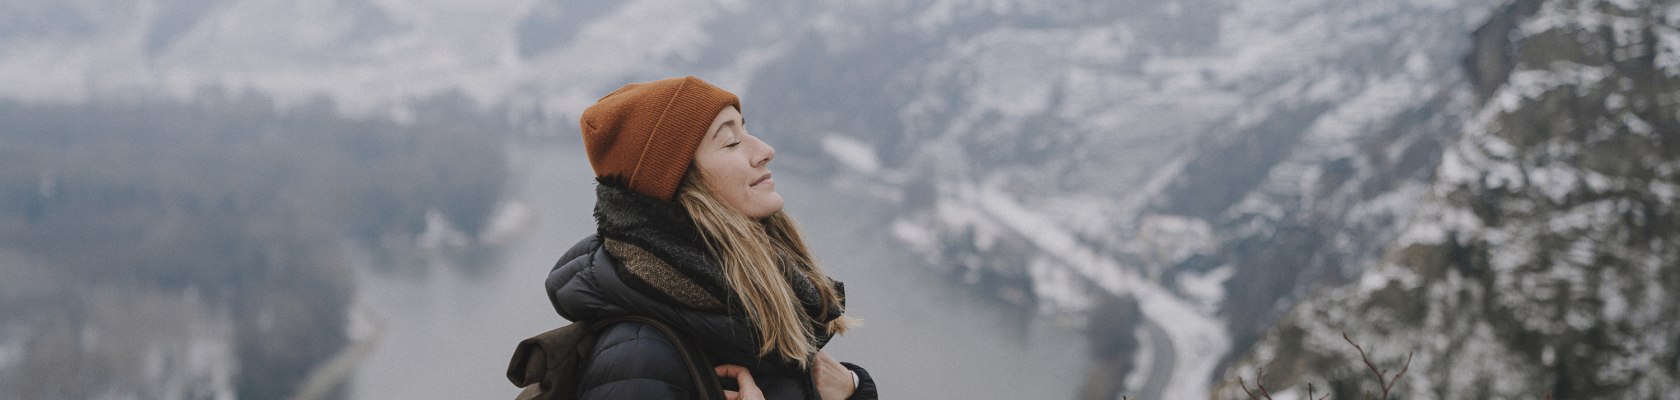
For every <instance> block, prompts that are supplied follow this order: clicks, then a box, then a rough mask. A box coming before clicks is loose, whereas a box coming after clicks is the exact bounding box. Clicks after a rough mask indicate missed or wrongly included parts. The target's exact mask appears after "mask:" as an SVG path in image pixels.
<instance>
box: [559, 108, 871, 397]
mask: <svg viewBox="0 0 1680 400" xmlns="http://www.w3.org/2000/svg"><path fill="white" fill-rule="evenodd" d="M740 108H741V104H740V100H739V99H737V98H736V96H735V95H734V94H731V93H729V92H727V91H724V90H722V89H719V88H717V87H715V86H712V85H711V84H709V83H706V82H705V81H702V80H700V79H698V78H695V77H692V76H691V77H683V78H671V79H664V80H658V81H652V82H643V83H632V84H629V85H625V86H624V87H622V88H619V89H618V90H616V91H613V92H612V93H610V94H608V95H606V96H605V97H602V98H601V99H600V100H599V101H597V102H596V103H595V104H594V105H592V106H590V107H589V108H588V109H587V110H585V111H584V113H583V117H582V118H581V121H580V125H581V126H582V130H583V140H584V148H585V150H586V152H588V154H589V163H590V166H591V167H593V169H594V172H595V176H596V177H597V181H598V182H599V183H600V184H599V185H597V187H596V196H597V198H596V204H595V219H596V224H597V225H596V232H597V233H596V234H595V235H591V236H589V237H587V238H585V239H583V240H582V241H580V242H578V244H577V245H575V246H573V247H572V249H571V250H568V251H567V252H566V254H565V255H564V256H562V257H561V259H560V262H559V264H558V265H556V266H555V268H554V270H552V271H551V272H549V275H548V281H547V285H546V286H547V289H548V294H549V300H550V301H551V302H552V303H553V304H554V308H555V310H557V311H559V312H560V315H561V316H562V317H565V318H566V319H568V320H573V321H576V320H600V319H604V318H610V317H614V316H620V315H641V316H646V317H650V318H653V319H655V320H658V321H660V322H663V323H664V324H666V325H669V326H671V327H672V328H674V329H675V330H676V331H677V332H679V333H680V334H682V335H683V336H686V337H687V338H688V339H687V340H688V341H689V342H690V343H693V344H694V345H696V346H698V347H700V348H701V349H703V351H704V352H705V354H706V356H707V357H708V358H710V359H711V360H712V361H713V362H716V363H720V365H719V366H718V367H717V369H716V371H715V372H716V373H717V374H718V376H719V377H722V378H731V379H734V380H735V381H736V382H737V383H738V385H739V388H738V390H736V391H729V393H728V397H729V398H731V399H735V398H741V399H758V398H764V399H822V400H839V399H848V398H851V399H873V398H875V384H874V381H873V380H871V379H870V377H869V374H868V373H867V372H865V371H864V370H863V369H862V368H859V367H858V366H856V365H853V364H850V363H840V362H837V361H835V360H834V358H832V357H830V356H829V355H828V353H827V352H825V351H822V350H821V349H822V347H823V345H825V344H827V342H828V340H829V338H831V337H833V335H836V334H840V333H843V332H845V331H846V328H847V327H848V326H849V325H850V324H851V323H852V320H851V319H849V318H847V317H846V316H844V313H845V291H844V287H843V286H841V284H840V282H838V281H834V280H831V279H829V278H828V276H827V275H825V274H824V273H823V270H822V268H821V267H820V266H818V265H817V264H816V263H815V262H813V260H812V259H811V255H810V251H809V250H808V249H807V248H806V247H805V244H804V242H803V241H802V240H801V239H800V232H799V229H798V227H797V226H796V225H795V224H794V222H793V220H792V219H791V218H789V217H788V216H787V214H785V213H783V212H782V197H781V195H780V194H777V193H776V182H775V179H773V178H772V177H771V174H770V169H769V167H768V165H769V162H770V160H771V159H773V158H774V157H775V154H776V152H775V149H773V148H771V147H770V145H768V144H765V143H764V142H763V141H760V140H759V139H758V138H757V137H754V136H752V135H750V134H748V133H747V130H746V124H745V120H744V119H743V118H742V116H741V112H740ZM592 355H593V357H592V358H591V360H592V361H591V362H590V364H589V365H588V366H587V367H585V370H584V373H583V376H582V380H581V382H580V389H581V390H582V393H581V395H582V398H585V399H607V398H613V399H621V398H622V399H686V398H692V397H694V396H695V392H694V391H695V388H694V384H693V383H692V382H691V380H690V376H689V375H688V373H687V370H686V369H683V368H682V365H684V364H683V363H682V361H681V360H682V359H681V357H682V355H681V354H679V353H678V352H677V351H676V350H675V348H674V347H673V344H672V343H671V342H670V340H669V339H667V338H666V337H665V336H663V335H661V334H659V333H658V331H657V330H655V329H652V328H651V327H650V326H649V325H646V324H642V323H637V322H626V323H620V324H617V325H614V326H612V327H609V328H607V329H606V330H605V331H603V332H602V333H601V335H600V337H599V339H598V341H597V342H596V345H595V348H594V351H593V354H592Z"/></svg>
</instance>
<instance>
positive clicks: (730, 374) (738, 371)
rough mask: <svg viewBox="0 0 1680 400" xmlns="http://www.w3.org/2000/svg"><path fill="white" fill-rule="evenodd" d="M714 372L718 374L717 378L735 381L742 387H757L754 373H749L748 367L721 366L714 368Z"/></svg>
mask: <svg viewBox="0 0 1680 400" xmlns="http://www.w3.org/2000/svg"><path fill="white" fill-rule="evenodd" d="M712 370H713V371H714V372H717V376H718V377H719V378H733V379H735V381H736V382H740V384H741V387H746V386H747V385H755V384H754V383H753V378H752V371H748V370H747V367H743V366H739V365H735V364H720V365H718V366H717V368H713V369H712Z"/></svg>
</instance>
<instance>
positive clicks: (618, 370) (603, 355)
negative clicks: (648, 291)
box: [578, 321, 694, 400]
mask: <svg viewBox="0 0 1680 400" xmlns="http://www.w3.org/2000/svg"><path fill="white" fill-rule="evenodd" d="M685 365H686V364H684V363H683V359H682V356H681V355H680V354H678V353H677V349H676V347H675V346H672V345H671V342H670V341H669V339H666V338H665V336H664V335H662V334H660V332H659V330H658V329H657V328H654V327H652V326H649V325H647V324H643V323H640V322H634V321H631V322H623V323H619V324H615V325H613V326H611V327H608V328H607V330H606V331H604V332H602V333H601V336H600V338H599V339H598V340H597V342H596V344H595V351H594V354H593V358H591V360H590V361H589V366H588V367H586V368H584V372H583V379H582V380H581V381H580V382H579V385H578V390H580V391H581V393H580V396H579V397H580V398H582V399H586V400H597V399H601V400H604V399H654V400H660V399H690V398H693V393H694V389H693V387H694V383H693V382H692V380H691V378H690V377H689V375H688V370H687V368H686V367H684V366H685Z"/></svg>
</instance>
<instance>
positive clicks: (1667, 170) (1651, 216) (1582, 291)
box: [1220, 0, 1680, 399]
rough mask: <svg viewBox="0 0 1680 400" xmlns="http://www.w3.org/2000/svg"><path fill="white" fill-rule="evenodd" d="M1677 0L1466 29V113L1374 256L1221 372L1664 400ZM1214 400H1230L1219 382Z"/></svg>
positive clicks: (1417, 393)
mask: <svg viewBox="0 0 1680 400" xmlns="http://www.w3.org/2000/svg"><path fill="white" fill-rule="evenodd" d="M1677 26H1680V5H1677V4H1675V2H1672V1H1655V2H1627V1H1587V0H1543V1H1518V2H1515V3H1514V4H1512V5H1510V6H1508V7H1507V8H1505V9H1504V10H1503V11H1502V12H1501V13H1500V14H1498V15H1496V16H1495V17H1494V18H1492V19H1491V20H1490V22H1489V23H1488V25H1487V26H1486V27H1484V28H1482V30H1480V31H1478V36H1477V37H1478V40H1479V41H1480V43H1479V45H1478V47H1477V48H1476V50H1475V52H1474V53H1473V55H1472V57H1470V59H1469V60H1470V62H1469V63H1468V67H1469V68H1470V69H1471V71H1472V75H1474V76H1476V77H1478V79H1477V80H1476V82H1474V87H1476V88H1480V89H1481V91H1479V92H1478V93H1477V99H1478V101H1477V102H1475V105H1476V106H1475V107H1474V108H1473V109H1474V114H1473V115H1471V116H1470V118H1469V119H1468V122H1467V123H1466V124H1465V126H1464V131H1463V132H1464V134H1463V137H1462V138H1460V139H1458V140H1455V141H1453V142H1452V143H1453V144H1452V145H1451V146H1448V147H1447V148H1446V149H1445V151H1444V155H1443V156H1442V161H1441V162H1440V165H1439V168H1438V169H1437V177H1438V179H1437V181H1436V182H1435V183H1434V184H1433V185H1432V186H1431V187H1430V190H1429V191H1428V192H1427V194H1426V195H1425V196H1421V197H1419V198H1420V200H1422V204H1420V205H1419V206H1417V209H1418V213H1416V214H1415V216H1414V217H1413V218H1408V221H1407V223H1406V224H1405V225H1406V228H1405V229H1404V231H1403V233H1402V234H1401V235H1400V236H1399V237H1398V238H1397V240H1396V241H1395V242H1393V243H1392V244H1391V245H1390V246H1388V247H1387V251H1386V254H1385V255H1384V257H1382V258H1381V259H1380V261H1377V262H1374V263H1372V265H1374V266H1373V267H1372V268H1370V269H1369V270H1367V271H1365V272H1364V274H1363V275H1362V276H1359V277H1358V278H1357V279H1356V280H1355V281H1354V282H1352V283H1350V284H1348V285H1345V286H1340V287H1335V288H1332V289H1329V290H1327V291H1325V292H1324V293H1321V294H1318V295H1315V296H1311V297H1309V298H1308V299H1307V300H1306V301H1304V302H1302V303H1301V304H1300V305H1299V306H1297V307H1296V308H1295V309H1293V310H1292V311H1290V312H1289V314H1288V315H1287V316H1286V317H1284V318H1283V319H1282V320H1281V321H1280V322H1279V323H1278V325H1277V326H1276V327H1275V328H1272V329H1271V330H1270V331H1269V333H1268V334H1267V335H1266V336H1265V337H1264V338H1263V340H1261V341H1260V342H1259V343H1258V344H1257V345H1256V346H1255V347H1254V349H1253V350H1252V351H1251V352H1249V353H1248V354H1247V355H1245V356H1244V358H1243V360H1242V362H1241V363H1239V364H1238V365H1237V366H1235V367H1233V368H1232V369H1231V370H1229V371H1227V372H1226V378H1225V379H1224V380H1226V381H1234V380H1235V376H1237V375H1242V376H1247V377H1250V378H1252V376H1253V371H1254V367H1260V366H1264V367H1266V371H1268V372H1269V373H1270V374H1269V376H1271V377H1272V379H1273V380H1274V381H1273V382H1272V383H1271V386H1270V387H1272V388H1274V391H1281V390H1283V389H1284V388H1290V387H1294V389H1289V391H1291V392H1294V391H1297V390H1300V389H1299V388H1300V386H1303V384H1304V383H1309V382H1315V383H1318V384H1321V385H1323V384H1326V383H1328V385H1329V386H1331V387H1333V388H1335V389H1336V397H1338V398H1343V397H1358V396H1364V393H1373V392H1375V390H1376V389H1375V387H1374V384H1373V383H1369V379H1371V377H1370V376H1369V375H1367V374H1368V372H1367V371H1365V370H1364V365H1363V364H1362V363H1360V361H1359V360H1358V358H1357V353H1356V352H1355V351H1354V350H1353V349H1352V348H1351V347H1350V346H1348V345H1347V344H1346V343H1345V342H1344V341H1343V339H1342V336H1341V334H1342V332H1347V333H1348V334H1349V335H1351V336H1352V337H1353V338H1355V339H1356V340H1358V341H1361V342H1364V343H1365V344H1366V345H1367V349H1368V350H1370V351H1371V352H1372V356H1373V360H1374V361H1376V362H1377V363H1378V364H1379V365H1380V366H1382V367H1384V368H1387V369H1388V370H1389V371H1396V370H1397V369H1398V368H1400V366H1401V365H1402V362H1403V360H1404V359H1405V357H1406V354H1407V353H1408V352H1416V358H1415V359H1414V360H1413V361H1412V363H1411V366H1410V371H1411V372H1409V373H1408V374H1407V375H1406V377H1405V378H1404V379H1402V380H1401V381H1400V383H1399V384H1398V385H1397V386H1396V387H1397V389H1396V390H1397V392H1398V393H1397V394H1398V395H1399V396H1402V397H1404V398H1414V399H1434V398H1467V399H1470V398H1473V399H1517V398H1538V397H1542V396H1547V395H1548V394H1550V396H1551V397H1553V398H1639V399H1654V398H1676V395H1675V393H1676V392H1675V388H1676V385H1677V382H1676V380H1675V376H1677V373H1680V362H1677V361H1676V360H1680V348H1677V347H1676V346H1675V341H1674V338H1675V335H1676V334H1677V333H1680V325H1676V322H1675V319H1674V316H1675V315H1680V307H1677V305H1676V304H1680V303H1676V302H1675V301H1674V300H1673V298H1674V297H1673V296H1674V295H1673V293H1675V292H1676V291H1680V274H1677V272H1680V271H1677V270H1676V269H1675V268H1674V266H1675V264H1676V262H1680V248H1676V246H1675V243H1677V239H1680V237H1677V234H1680V229H1677V228H1680V215H1677V214H1676V212H1675V208H1674V202H1675V199H1676V193H1677V191H1676V186H1675V181H1676V176H1675V170H1676V168H1677V167H1680V136H1677V135H1680V112H1677V110H1680V106H1677V104H1680V99H1677V98H1676V95H1675V94H1676V93H1680V57H1676V56H1675V55H1676V54H1680V52H1677V51H1680V31H1677V30H1676V27H1677ZM1227 389H1228V390H1226V391H1225V392H1224V394H1223V395H1222V396H1220V397H1221V398H1246V395H1243V394H1242V393H1240V391H1237V390H1235V389H1233V388H1227Z"/></svg>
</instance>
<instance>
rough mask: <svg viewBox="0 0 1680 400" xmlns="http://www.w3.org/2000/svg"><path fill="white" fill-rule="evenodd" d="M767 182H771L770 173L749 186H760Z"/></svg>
mask: <svg viewBox="0 0 1680 400" xmlns="http://www.w3.org/2000/svg"><path fill="white" fill-rule="evenodd" d="M767 180H770V173H768V172H766V173H764V176H760V177H758V179H757V180H754V181H753V183H752V184H751V185H748V186H758V184H760V183H764V181H767Z"/></svg>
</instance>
